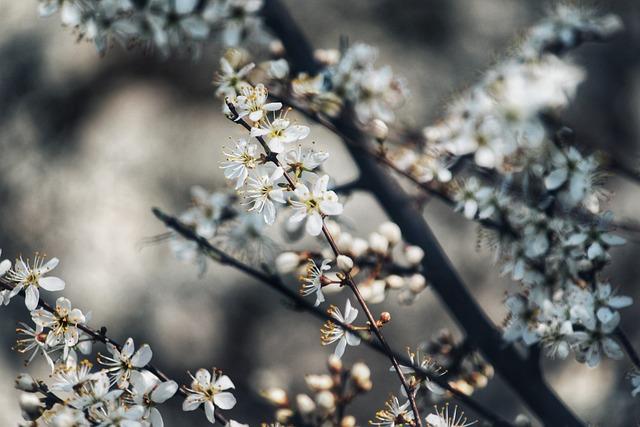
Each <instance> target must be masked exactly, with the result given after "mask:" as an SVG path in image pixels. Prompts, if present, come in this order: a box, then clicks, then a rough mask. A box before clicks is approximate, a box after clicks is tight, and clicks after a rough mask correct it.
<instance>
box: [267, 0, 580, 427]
mask: <svg viewBox="0 0 640 427" xmlns="http://www.w3.org/2000/svg"><path fill="white" fill-rule="evenodd" d="M263 14H264V16H265V21H266V23H267V25H268V26H269V27H270V28H271V29H272V30H273V31H274V32H276V34H277V35H278V36H279V37H280V39H281V41H282V43H283V44H284V46H285V49H286V51H287V54H288V59H289V63H290V64H291V66H292V69H295V70H300V69H301V70H305V71H307V72H309V73H311V74H315V73H316V72H317V71H318V69H319V65H318V63H317V62H316V61H315V59H314V58H313V51H312V50H311V46H310V45H309V44H308V42H307V41H306V38H305V36H304V34H303V33H302V31H301V30H300V29H299V28H298V26H297V25H296V23H295V22H294V21H293V20H292V19H291V17H290V16H289V14H288V12H287V10H286V8H285V7H284V6H283V5H282V4H281V3H280V1H278V0H269V1H268V2H267V5H266V7H265V8H264V11H263ZM302 47H306V49H302ZM334 124H335V127H336V128H339V129H341V130H342V132H343V133H344V134H345V135H346V136H347V137H349V139H350V140H353V141H355V142H356V143H357V144H358V146H359V147H363V146H365V144H366V140H365V138H364V136H363V135H362V133H361V132H360V131H359V130H358V129H357V127H356V126H355V124H354V123H353V122H352V121H351V120H349V118H347V117H344V116H343V117H341V118H339V119H338V120H335V121H334ZM347 148H348V149H349V151H350V153H351V155H352V157H353V160H354V161H355V162H356V164H357V165H358V167H359V169H360V174H361V176H366V177H367V184H368V187H369V189H370V191H371V192H372V194H373V195H374V196H375V197H376V199H377V200H378V202H379V203H380V205H381V206H382V207H383V208H384V209H385V211H386V212H387V214H388V215H389V217H390V218H391V220H393V221H394V222H395V223H396V224H398V226H399V227H400V229H401V230H402V234H403V235H404V236H407V240H408V241H409V242H410V243H412V244H415V245H417V246H420V247H421V248H422V249H423V250H424V251H425V253H426V254H427V256H425V257H424V259H423V261H422V266H423V267H424V268H425V271H429V272H431V275H430V278H431V279H432V286H433V288H434V290H435V291H436V292H437V293H438V294H439V295H440V297H441V299H442V300H443V302H444V303H445V304H446V305H447V307H448V308H449V310H450V312H451V314H452V315H453V316H454V317H455V318H456V320H457V321H458V323H459V324H460V326H461V327H462V328H463V329H464V330H465V331H466V334H467V337H468V339H469V340H470V341H471V342H472V344H473V345H474V346H475V347H477V348H479V349H481V350H482V352H483V353H484V354H485V356H486V357H487V359H488V360H489V361H490V362H491V363H492V365H493V366H494V367H495V369H496V371H497V372H498V373H499V374H500V375H501V377H502V378H503V379H504V380H505V381H506V382H507V383H508V384H509V385H510V386H511V388H512V389H513V390H514V391H515V392H516V393H517V394H518V395H519V396H520V397H521V399H522V400H523V401H524V402H525V403H526V404H527V406H528V407H529V408H531V409H532V411H533V412H534V413H535V414H536V415H537V416H538V417H539V418H540V419H541V420H542V421H543V422H544V423H545V424H546V425H549V426H551V425H553V426H583V425H584V424H583V423H582V421H580V420H579V419H578V418H577V417H576V416H575V415H574V414H573V413H572V412H571V410H570V409H569V408H567V407H566V406H565V405H564V403H563V402H562V401H561V400H560V399H559V398H558V397H557V396H556V395H555V393H554V392H553V391H552V390H551V389H550V388H549V387H548V386H547V384H546V383H545V381H544V380H543V378H542V377H541V376H540V375H539V374H536V373H535V372H530V370H529V366H528V361H527V360H526V358H524V357H522V356H521V355H520V354H518V352H516V351H515V349H514V348H513V347H512V346H505V343H504V341H503V340H502V337H501V334H500V332H499V331H498V330H497V329H496V327H495V326H494V325H493V323H492V322H491V321H490V320H489V318H488V317H487V316H486V314H485V313H484V311H483V310H482V309H481V308H480V306H479V305H478V304H477V302H476V301H475V300H474V298H473V297H472V295H471V294H470V293H469V291H468V290H467V288H466V286H465V285H464V283H463V282H462V279H461V278H460V277H459V276H458V274H457V272H456V271H455V269H454V268H453V266H452V265H451V263H450V261H449V259H448V258H447V256H446V254H445V253H444V251H443V250H442V248H441V247H440V245H439V243H438V241H437V239H436V238H435V236H434V235H433V233H432V232H431V229H430V228H429V226H428V224H427V223H426V221H425V220H424V218H423V217H422V215H421V214H420V213H419V212H416V211H415V209H414V208H413V204H412V200H411V198H410V197H409V196H408V195H407V194H406V193H405V192H404V191H403V190H402V189H401V188H399V187H398V185H397V184H396V183H394V182H393V181H392V180H391V179H390V177H388V176H386V174H385V171H384V170H382V169H381V168H380V166H379V165H378V164H377V161H376V160H375V159H372V158H370V157H369V156H362V155H360V150H358V149H357V148H353V147H352V146H351V145H350V144H347Z"/></svg>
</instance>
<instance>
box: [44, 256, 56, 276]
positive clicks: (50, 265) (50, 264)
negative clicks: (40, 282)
mask: <svg viewBox="0 0 640 427" xmlns="http://www.w3.org/2000/svg"><path fill="white" fill-rule="evenodd" d="M59 262H60V260H59V259H58V258H51V259H50V260H49V261H48V262H47V263H46V264H45V265H44V266H42V268H40V269H39V271H40V274H44V273H48V272H50V271H51V270H53V269H54V268H56V267H57V266H58V263H59Z"/></svg>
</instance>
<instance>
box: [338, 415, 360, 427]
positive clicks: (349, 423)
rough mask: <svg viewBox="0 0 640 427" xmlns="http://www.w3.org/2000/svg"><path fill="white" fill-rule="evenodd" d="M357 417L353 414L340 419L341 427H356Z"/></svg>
mask: <svg viewBox="0 0 640 427" xmlns="http://www.w3.org/2000/svg"><path fill="white" fill-rule="evenodd" d="M356 424H357V422H356V417H354V416H353V415H347V416H346V417H344V418H343V419H342V421H340V427H356Z"/></svg>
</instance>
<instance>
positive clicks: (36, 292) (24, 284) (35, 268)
mask: <svg viewBox="0 0 640 427" xmlns="http://www.w3.org/2000/svg"><path fill="white" fill-rule="evenodd" d="M58 262H59V261H58V258H51V259H50V260H49V261H48V262H47V263H46V264H45V262H44V257H42V256H40V255H39V254H36V255H35V258H34V260H33V265H31V264H30V263H29V260H26V261H25V260H23V259H22V257H20V259H18V260H17V261H16V263H15V265H14V266H13V269H11V270H10V271H9V273H8V274H7V278H8V279H9V280H11V281H12V282H15V286H14V288H13V290H12V291H11V294H10V297H13V296H15V295H17V294H18V292H20V291H21V290H24V293H25V298H24V302H25V305H26V306H27V309H28V310H35V308H36V307H37V306H38V300H39V299H40V288H42V289H44V290H46V291H50V292H54V291H61V290H63V289H64V286H65V283H64V281H63V280H62V279H59V278H58V277H45V275H46V274H47V273H49V272H50V271H51V270H53V269H54V268H55V267H56V266H57V265H58Z"/></svg>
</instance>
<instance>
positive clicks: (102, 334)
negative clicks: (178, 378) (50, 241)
mask: <svg viewBox="0 0 640 427" xmlns="http://www.w3.org/2000/svg"><path fill="white" fill-rule="evenodd" d="M0 287H2V288H4V289H7V290H9V291H10V290H12V289H13V286H11V285H10V284H9V283H6V282H4V281H0ZM19 295H20V296H22V297H23V298H24V291H20V293H19ZM38 304H39V305H40V306H41V307H42V308H43V309H45V310H46V311H48V312H49V313H55V309H54V308H53V307H51V305H49V304H48V303H47V302H46V301H44V300H43V299H42V298H40V299H39V300H38ZM77 328H78V329H80V330H81V331H83V332H85V333H86V334H87V335H89V336H90V337H92V338H93V339H94V340H95V341H99V342H101V343H104V344H111V345H113V346H114V347H116V348H117V349H118V351H121V350H122V346H121V345H120V344H118V343H117V342H116V341H114V340H113V339H111V338H109V337H108V336H107V335H106V328H102V329H100V330H98V331H96V330H95V329H92V328H90V327H88V326H86V325H82V324H78V325H77ZM144 368H145V369H146V370H148V371H149V372H151V373H153V374H154V375H155V376H157V377H158V378H160V379H161V380H162V381H163V382H164V381H171V378H169V377H168V376H167V375H166V374H165V373H164V372H162V371H161V370H160V369H158V368H156V367H155V366H153V365H152V364H148V365H146V366H145V367H144ZM47 390H48V389H47ZM178 393H179V394H180V395H181V396H182V397H187V393H186V392H185V391H184V390H182V387H178ZM202 408H203V410H204V407H202ZM214 415H215V417H216V419H217V420H218V421H219V422H220V423H222V424H223V425H227V424H228V421H227V419H226V418H225V417H224V416H223V415H221V414H220V411H215V413H214Z"/></svg>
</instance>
